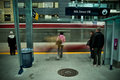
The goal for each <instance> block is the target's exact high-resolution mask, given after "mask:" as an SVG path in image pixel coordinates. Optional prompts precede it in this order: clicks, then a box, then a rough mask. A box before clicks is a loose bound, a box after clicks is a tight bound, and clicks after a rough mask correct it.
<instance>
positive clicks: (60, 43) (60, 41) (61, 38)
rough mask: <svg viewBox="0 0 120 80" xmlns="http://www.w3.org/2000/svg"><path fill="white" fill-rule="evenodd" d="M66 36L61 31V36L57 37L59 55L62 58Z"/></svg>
mask: <svg viewBox="0 0 120 80" xmlns="http://www.w3.org/2000/svg"><path fill="white" fill-rule="evenodd" d="M65 41H66V40H65V36H64V34H63V32H60V34H59V36H58V37H57V39H56V45H57V46H58V57H57V59H59V58H62V57H63V47H64V42H65Z"/></svg>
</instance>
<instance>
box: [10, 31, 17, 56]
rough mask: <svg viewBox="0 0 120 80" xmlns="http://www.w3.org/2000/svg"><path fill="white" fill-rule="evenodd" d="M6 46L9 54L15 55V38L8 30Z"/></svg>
mask: <svg viewBox="0 0 120 80" xmlns="http://www.w3.org/2000/svg"><path fill="white" fill-rule="evenodd" d="M8 46H9V48H10V55H15V50H16V38H15V35H14V34H13V31H10V34H9V36H8Z"/></svg>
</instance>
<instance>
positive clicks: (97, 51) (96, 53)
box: [93, 48, 102, 65]
mask: <svg viewBox="0 0 120 80" xmlns="http://www.w3.org/2000/svg"><path fill="white" fill-rule="evenodd" d="M101 51H102V49H100V48H94V59H93V65H96V64H97V65H100V64H101Z"/></svg>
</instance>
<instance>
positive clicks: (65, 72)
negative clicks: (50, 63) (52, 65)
mask: <svg viewBox="0 0 120 80" xmlns="http://www.w3.org/2000/svg"><path fill="white" fill-rule="evenodd" d="M58 74H59V75H61V76H65V77H72V76H76V75H77V74H78V71H76V70H74V69H70V68H66V69H60V70H59V71H58Z"/></svg>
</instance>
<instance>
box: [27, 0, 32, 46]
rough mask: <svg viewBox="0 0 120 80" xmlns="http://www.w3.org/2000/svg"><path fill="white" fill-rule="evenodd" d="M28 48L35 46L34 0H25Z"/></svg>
mask: <svg viewBox="0 0 120 80" xmlns="http://www.w3.org/2000/svg"><path fill="white" fill-rule="evenodd" d="M25 5H26V8H25V11H26V39H27V40H26V41H27V48H33V41H32V0H25Z"/></svg>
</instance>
